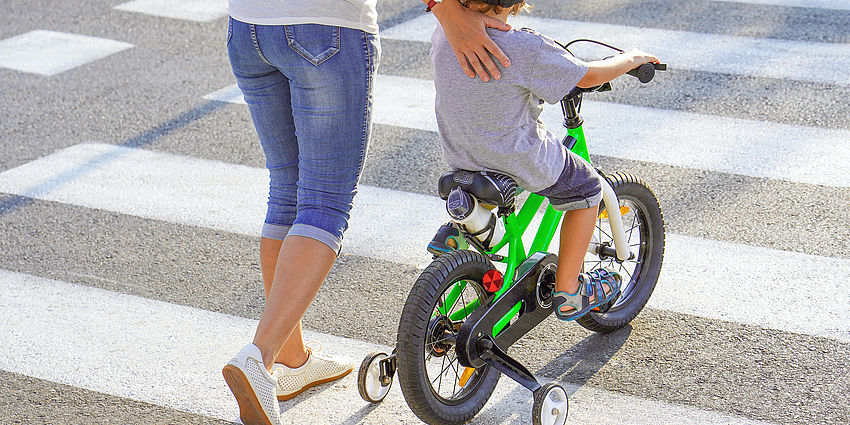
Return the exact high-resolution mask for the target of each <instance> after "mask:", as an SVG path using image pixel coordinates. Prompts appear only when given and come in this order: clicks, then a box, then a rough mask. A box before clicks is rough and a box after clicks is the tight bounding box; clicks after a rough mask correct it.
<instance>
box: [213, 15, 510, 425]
mask: <svg viewBox="0 0 850 425" xmlns="http://www.w3.org/2000/svg"><path fill="white" fill-rule="evenodd" d="M423 3H426V4H427V5H428V9H429V10H433V12H434V14H435V16H436V17H437V18H438V19H439V20H440V22H441V24H442V26H443V27H444V28H446V33H447V37H448V38H449V40H450V42H451V43H452V45H453V46H454V47H455V53H456V55H457V57H458V62H459V64H460V66H461V68H462V69H463V70H464V72H465V73H466V74H467V75H468V76H470V77H474V76H475V75H476V74H477V75H479V76H480V78H481V79H482V80H485V81H486V80H487V79H489V76H488V72H486V71H485V69H486V70H488V71H489V74H490V75H492V76H493V77H494V78H499V72H498V68H497V66H496V65H495V63H493V61H492V59H491V58H490V55H489V54H488V53H487V52H488V51H489V52H492V53H493V55H495V57H496V58H498V59H499V61H500V62H502V64H503V65H504V66H509V63H508V61H507V58H506V57H505V56H504V54H503V53H502V52H501V50H499V49H498V47H497V46H496V45H495V44H494V43H493V42H492V41H491V40H490V39H489V38H488V37H487V36H486V33H485V32H484V27H485V26H492V27H495V28H499V29H505V30H506V29H508V28H509V27H507V26H506V25H505V24H503V23H501V22H499V21H497V20H494V19H491V18H489V17H486V16H485V15H482V14H479V13H475V12H472V11H469V10H467V9H465V8H463V7H462V6H461V5H460V3H458V2H456V1H446V2H445V3H442V2H441V3H437V2H436V1H434V0H430V1H425V0H423ZM375 5H376V0H289V1H286V2H282V1H268V0H265V1H262V0H230V18H229V25H228V38H227V47H228V54H229V56H230V63H231V67H232V68H233V73H234V75H235V76H236V80H237V82H238V84H239V88H240V89H241V90H242V93H243V95H244V97H245V101H246V102H247V103H248V107H249V109H250V111H251V118H252V120H253V122H254V127H255V129H256V131H257V135H258V136H259V139H260V144H261V145H262V148H263V152H264V154H265V157H266V166H267V167H268V169H269V176H270V185H269V201H268V211H267V214H266V219H265V224H264V226H263V230H262V234H261V239H260V263H261V270H262V276H263V284H264V287H265V293H266V307H265V310H264V311H263V315H262V317H261V318H260V323H259V324H258V326H257V332H256V334H255V336H254V340H253V342H252V343H251V344H248V345H247V346H246V347H245V348H244V349H243V350H242V351H241V352H240V353H239V354H237V355H236V357H234V358H233V359H232V360H231V361H230V362H229V363H228V364H227V365H226V366H225V367H224V369H223V371H222V373H223V374H224V378H225V380H226V381H227V384H228V385H229V386H230V389H231V391H232V392H233V395H234V396H235V397H236V400H237V402H238V404H239V410H240V413H239V415H240V418H241V419H242V422H243V423H245V424H246V425H253V424H278V423H280V408H279V405H278V400H286V399H289V398H292V397H294V396H296V395H298V394H300V393H301V392H303V391H304V390H306V389H307V388H309V387H311V386H313V385H317V384H320V383H324V382H330V381H333V380H336V379H339V378H341V377H343V376H345V375H346V374H348V373H349V372H351V370H352V369H353V367H354V365H353V363H352V362H351V360H350V359H343V358H338V357H333V356H329V355H326V354H324V353H320V352H319V351H318V350H316V349H314V348H312V347H310V348H308V347H307V346H306V345H305V343H304V340H303V336H302V331H301V317H302V316H303V315H304V313H305V311H306V310H307V307H308V306H309V305H310V303H311V302H312V300H313V298H314V297H315V295H316V293H317V292H318V290H319V287H320V286H321V285H322V282H323V281H324V280H325V278H326V276H327V275H328V272H329V271H330V269H331V266H332V265H333V263H334V260H335V259H336V257H337V255H339V252H340V249H341V247H342V239H343V233H344V232H345V230H346V229H347V227H348V219H349V213H350V211H351V205H352V200H353V198H354V195H355V193H356V191H357V182H358V179H359V178H360V173H361V171H362V168H363V163H364V158H365V155H366V148H367V145H368V141H369V136H370V130H371V121H372V119H371V111H372V85H373V82H374V77H375V73H376V70H377V67H378V61H379V58H380V45H379V40H378V37H377V32H378V24H377V12H376V8H375Z"/></svg>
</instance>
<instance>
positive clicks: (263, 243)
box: [254, 236, 336, 370]
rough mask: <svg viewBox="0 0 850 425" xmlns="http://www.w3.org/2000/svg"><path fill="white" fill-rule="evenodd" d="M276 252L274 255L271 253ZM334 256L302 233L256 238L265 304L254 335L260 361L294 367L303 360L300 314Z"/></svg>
mask: <svg viewBox="0 0 850 425" xmlns="http://www.w3.org/2000/svg"><path fill="white" fill-rule="evenodd" d="M275 254H277V255H275ZM335 260H336V252H334V251H333V250H332V249H331V248H330V247H328V246H327V245H325V244H324V243H322V242H319V241H317V240H315V239H311V238H307V237H303V236H289V237H287V238H286V239H284V240H283V241H278V240H274V239H268V238H261V239H260V268H261V270H262V274H263V286H264V287H265V292H266V308H265V310H263V316H262V317H261V318H260V324H259V325H258V326H257V333H256V334H255V335H254V345H256V346H257V347H259V348H260V351H261V352H262V353H263V363H264V364H265V366H266V369H269V370H271V367H272V364H273V363H275V362H277V363H283V364H285V365H287V366H290V367H297V366H300V365H302V364H304V362H305V361H306V360H307V350H306V349H305V347H304V340H303V336H302V333H301V317H302V316H303V315H304V313H305V312H306V311H307V307H309V306H310V303H311V302H312V301H313V298H315V296H316V293H317V292H318V291H319V288H320V287H321V286H322V283H323V282H324V281H325V278H326V277H327V275H328V273H329V272H330V270H331V267H332V266H333V263H334V261H335Z"/></svg>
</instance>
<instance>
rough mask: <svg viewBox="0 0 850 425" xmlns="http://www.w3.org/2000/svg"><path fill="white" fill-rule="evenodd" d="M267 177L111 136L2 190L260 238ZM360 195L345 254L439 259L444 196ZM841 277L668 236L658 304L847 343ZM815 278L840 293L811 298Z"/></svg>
mask: <svg viewBox="0 0 850 425" xmlns="http://www.w3.org/2000/svg"><path fill="white" fill-rule="evenodd" d="M267 185H268V174H267V171H266V170H265V169H262V168H252V167H247V166H243V165H234V164H227V163H221V162H216V161H209V160H204V159H198V158H193V157H186V156H178V155H172V154H168V153H162V152H154V151H147V150H142V149H132V148H124V147H119V146H114V145H102V144H82V145H76V146H72V147H69V148H67V149H64V150H61V151H58V152H55V153H53V154H51V155H48V156H46V157H43V158H40V159H38V160H35V161H33V162H30V163H27V164H24V165H21V166H19V167H17V168H14V169H11V170H8V171H5V172H3V173H0V192H6V193H13V194H17V195H22V196H26V197H32V198H38V199H45V200H49V201H55V202H63V203H67V204H72V205H80V206H84V207H88V208H97V209H102V210H107V211H114V212H118V213H122V214H128V215H133V216H137V217H145V218H149V219H155V220H163V221H168V222H174V223H182V224H188V225H193V226H200V227H206V228H213V229H218V230H224V231H229V232H235V233H240V234H244V235H249V236H254V237H257V236H259V230H260V227H261V223H262V222H263V218H264V216H265V199H266V191H267ZM354 203H355V205H354V209H353V210H352V212H351V226H350V229H349V230H348V232H347V233H346V235H345V241H344V244H343V254H347V255H359V256H365V257H370V258H375V259H381V260H387V261H392V262H395V263H400V264H409V265H412V266H418V267H424V266H425V265H426V264H428V263H429V262H430V254H428V253H427V252H426V251H425V245H426V244H427V243H428V241H430V240H431V238H432V237H433V235H434V232H435V231H436V229H437V228H438V227H439V225H440V224H442V223H444V222H445V221H447V220H446V217H447V216H446V213H445V205H444V203H443V201H441V200H440V199H439V198H437V197H435V196H427V195H421V194H415V193H407V192H400V191H395V190H389V189H383V188H377V187H371V186H366V185H361V186H360V191H359V193H358V195H357V197H355V201H354ZM412 217H415V219H412ZM557 240H558V237H557V236H556V237H555V241H557ZM526 243H530V241H527V242H526ZM551 249H552V251H557V243H554V244H553V246H552V248H551ZM840 276H850V260H846V259H840V258H830V257H822V256H816V255H808V254H801V253H796V252H788V251H780V250H773V249H767V248H760V247H755V246H749V245H743V244H736V243H730V242H721V241H712V240H705V239H699V238H693V237H688V236H682V235H676V234H668V235H667V249H666V253H665V259H664V267H663V270H662V274H661V277H660V279H659V283H658V287H657V290H656V292H655V294H654V295H653V297H652V298H651V299H650V301H649V306H651V307H653V308H657V309H662V310H668V311H674V312H679V313H686V314H692V315H696V316H701V317H707V318H711V319H720V320H727V321H733V322H737V323H744V324H748V325H753V326H759V327H762V328H769V329H778V330H784V331H790V332H797V333H803V334H808V335H816V336H822V337H826V338H832V339H835V340H839V341H845V342H846V341H850V311H848V310H847V308H846V307H847V304H848V301H850V286H848V285H845V284H844V282H843V280H842V279H841V278H840ZM811 282H818V289H817V292H818V293H819V294H828V296H829V298H830V299H831V300H833V301H830V302H824V299H823V297H811V296H808V295H807V294H809V293H811V291H812V287H811V285H812V283H811ZM742 291H745V292H746V296H739V295H740V294H741V293H742ZM790 299H793V302H789V300H790ZM842 300H843V301H842Z"/></svg>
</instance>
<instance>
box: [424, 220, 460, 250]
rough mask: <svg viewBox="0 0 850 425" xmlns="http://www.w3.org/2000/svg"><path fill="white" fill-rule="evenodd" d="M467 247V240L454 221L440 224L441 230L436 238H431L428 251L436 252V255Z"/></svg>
mask: <svg viewBox="0 0 850 425" xmlns="http://www.w3.org/2000/svg"><path fill="white" fill-rule="evenodd" d="M466 248H467V246H466V241H465V240H463V236H461V235H460V231H459V230H457V228H456V227H454V226H453V225H452V223H446V224H444V225H442V226H440V230H437V234H436V235H434V239H431V242H430V243H429V244H428V252H430V253H431V254H434V256H438V255H443V254H445V253H447V252H449V251H454V250H457V249H466Z"/></svg>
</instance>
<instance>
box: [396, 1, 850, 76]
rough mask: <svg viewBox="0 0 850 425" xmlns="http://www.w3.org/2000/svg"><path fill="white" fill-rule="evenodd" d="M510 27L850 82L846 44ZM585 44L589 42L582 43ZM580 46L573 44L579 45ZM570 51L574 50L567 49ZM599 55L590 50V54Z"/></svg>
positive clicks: (413, 25)
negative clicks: (591, 52)
mask: <svg viewBox="0 0 850 425" xmlns="http://www.w3.org/2000/svg"><path fill="white" fill-rule="evenodd" d="M509 23H510V24H511V26H513V27H514V28H522V27H530V28H534V29H535V30H536V31H539V32H540V33H542V34H546V35H548V36H549V37H552V38H554V39H555V40H558V41H560V42H562V43H565V42H568V41H570V40H573V39H577V38H590V39H594V40H599V41H604V42H606V43H608V44H611V45H614V46H617V47H620V48H623V49H629V48H632V47H639V48H640V49H641V50H645V51H647V52H650V53H652V54H654V55H656V56H657V57H659V58H660V59H661V60H662V61H663V62H665V63H668V64H669V65H670V69H671V71H674V70H676V69H688V70H693V71H704V72H715V73H721V74H739V75H750V76H758V77H767V78H777V79H793V80H800V81H812V82H819V83H831V84H842V85H850V74H848V73H847V72H846V70H847V69H848V68H850V44H845V43H814V42H805V41H791V40H779V39H769V38H756V37H745V36H729V35H719V34H707V33H698V32H688V31H676V30H662V29H655V28H638V27H628V26H622V25H610V24H598V23H589V22H580V21H566V20H559V19H545V18H534V17H530V16H517V17H516V18H512V19H511V20H510V22H509ZM436 25H437V20H436V19H435V18H433V17H432V16H428V15H422V16H420V17H418V18H415V19H412V20H410V21H407V22H404V23H401V24H399V25H396V26H394V27H391V28H388V29H386V30H382V31H381V38H384V39H397V40H410V41H421V42H430V41H431V33H433V32H434V28H435V27H436ZM584 44H587V43H584ZM578 48H580V47H577V49H578ZM571 50H573V49H571ZM579 52H580V50H573V53H576V54H577V55H579V56H581V57H589V58H602V57H604V56H606V55H608V54H610V53H609V52H610V51H607V50H606V51H605V54H604V55H603V54H601V53H600V50H594V52H596V54H594V55H593V56H584V55H582V54H579Z"/></svg>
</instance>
